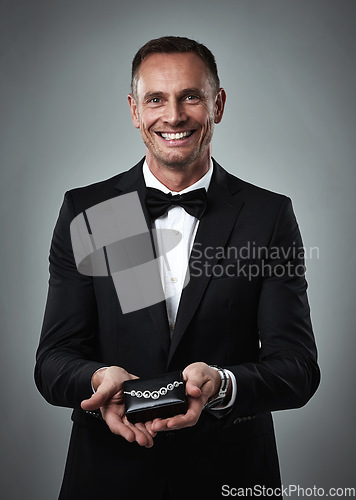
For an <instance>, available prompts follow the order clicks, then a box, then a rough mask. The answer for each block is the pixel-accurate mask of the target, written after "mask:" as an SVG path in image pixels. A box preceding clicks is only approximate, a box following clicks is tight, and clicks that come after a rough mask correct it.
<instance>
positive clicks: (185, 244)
mask: <svg viewBox="0 0 356 500" xmlns="http://www.w3.org/2000/svg"><path fill="white" fill-rule="evenodd" d="M212 175H213V163H212V162H211V166H210V168H209V170H208V172H207V173H206V174H205V175H204V176H203V177H202V178H201V179H199V180H198V181H197V182H195V183H194V184H192V185H191V186H189V187H187V188H185V189H183V190H182V191H179V194H184V193H188V192H189V191H193V190H194V189H200V188H205V190H206V191H207V190H208V188H209V185H210V181H211V177H212ZM143 176H144V179H145V183H146V187H151V188H155V189H159V190H160V191H163V192H164V193H166V194H167V193H172V194H178V192H175V191H171V190H169V189H168V188H167V187H166V186H165V185H164V184H162V183H161V182H160V181H159V180H158V179H157V178H156V177H155V176H154V175H153V174H152V172H151V171H150V169H149V167H148V165H147V162H146V161H145V163H144V165H143ZM198 226H199V220H198V219H196V218H195V217H194V216H192V215H190V214H188V213H187V212H186V211H185V210H184V208H182V207H180V206H174V207H172V208H170V209H169V210H168V212H167V213H166V214H165V215H162V216H161V217H158V218H157V219H156V220H155V221H153V222H152V228H153V229H156V230H157V246H158V248H157V249H156V250H157V255H160V256H161V257H160V258H159V269H160V274H161V280H162V287H163V290H164V293H165V297H166V307H167V316H168V321H169V328H170V331H171V336H172V335H173V334H174V326H175V322H176V317H177V311H178V306H179V302H180V297H181V294H182V290H183V288H184V284H185V277H186V273H187V269H188V262H189V257H190V253H191V250H192V246H193V243H194V239H195V235H196V232H197V229H198ZM161 229H171V230H174V231H178V232H179V233H180V234H181V235H182V239H181V241H180V242H179V244H178V245H177V246H176V247H175V248H173V249H172V250H170V251H168V252H166V251H165V242H164V239H163V238H162V237H161V235H162V233H161V232H160V230H161ZM227 372H228V374H229V376H230V378H231V381H232V396H231V399H230V401H229V403H228V404H227V405H226V406H224V407H222V406H221V407H219V408H216V409H215V408H214V410H220V409H226V408H229V407H230V406H232V405H233V403H234V401H235V399H236V392H237V384H236V379H235V376H234V374H233V373H232V372H230V371H229V370H227Z"/></svg>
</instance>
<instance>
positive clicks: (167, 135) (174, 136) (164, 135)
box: [156, 130, 194, 141]
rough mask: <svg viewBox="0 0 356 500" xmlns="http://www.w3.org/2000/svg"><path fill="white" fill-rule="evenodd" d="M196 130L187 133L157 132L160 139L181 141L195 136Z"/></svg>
mask: <svg viewBox="0 0 356 500" xmlns="http://www.w3.org/2000/svg"><path fill="white" fill-rule="evenodd" d="M193 132H194V130H189V131H187V132H177V133H174V132H156V133H157V134H158V135H159V136H160V137H162V138H163V139H165V140H166V141H178V140H181V139H186V138H187V137H190V136H191V135H192V134H193Z"/></svg>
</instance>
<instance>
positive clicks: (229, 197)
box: [168, 161, 243, 363]
mask: <svg viewBox="0 0 356 500" xmlns="http://www.w3.org/2000/svg"><path fill="white" fill-rule="evenodd" d="M239 190H240V184H239V181H238V179H236V178H235V177H233V176H231V175H230V174H228V173H227V172H225V170H223V169H222V167H220V166H219V165H218V164H217V163H216V162H215V161H214V175H213V177H212V180H211V184H210V187H209V190H208V193H207V195H208V210H207V211H206V213H205V215H204V217H203V218H202V220H201V221H200V224H199V228H198V231H197V235H196V238H195V242H194V246H193V249H192V253H191V257H190V261H189V270H190V281H189V283H188V285H187V286H186V287H185V288H184V289H183V292H182V296H181V300H180V304H179V309H178V314H177V320H176V325H175V329H174V333H173V337H172V342H171V346H170V350H169V358H168V363H170V361H171V359H172V357H173V355H174V352H175V351H176V349H177V347H178V344H179V342H180V341H181V339H182V337H183V335H184V333H185V331H186V329H187V327H188V325H189V323H190V321H191V320H192V317H193V315H194V313H195V311H196V310H197V308H198V306H199V304H200V301H201V299H202V297H203V294H204V291H205V289H206V287H207V286H208V283H209V280H210V273H211V270H212V268H213V266H214V265H215V264H216V263H217V261H218V256H217V252H214V251H209V252H206V251H205V250H206V249H207V248H209V249H210V250H212V249H214V248H221V247H224V246H225V245H226V243H227V241H228V238H229V236H230V234H231V231H232V229H233V227H234V224H235V221H236V219H237V217H238V215H239V213H240V211H241V209H242V207H243V201H242V200H241V199H240V198H239V197H238V196H237V195H236V193H237V192H238V191H239ZM197 270H198V271H199V272H197ZM205 270H208V272H206V271H205Z"/></svg>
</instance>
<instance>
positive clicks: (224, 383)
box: [205, 365, 231, 409]
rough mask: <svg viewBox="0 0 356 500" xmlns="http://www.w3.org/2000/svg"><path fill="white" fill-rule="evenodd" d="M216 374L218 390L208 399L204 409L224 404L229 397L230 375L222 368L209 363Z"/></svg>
mask: <svg viewBox="0 0 356 500" xmlns="http://www.w3.org/2000/svg"><path fill="white" fill-rule="evenodd" d="M210 368H212V369H213V370H214V371H215V372H216V373H217V376H218V381H219V382H218V390H217V391H216V392H215V394H214V395H213V396H212V397H211V398H210V399H209V400H208V402H207V403H206V405H205V408H206V409H212V408H215V407H220V406H221V405H224V406H225V405H226V402H227V401H228V400H229V399H230V397H231V379H230V376H229V374H228V372H227V370H225V369H224V368H220V367H218V366H215V365H210Z"/></svg>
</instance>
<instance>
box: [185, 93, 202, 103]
mask: <svg viewBox="0 0 356 500" xmlns="http://www.w3.org/2000/svg"><path fill="white" fill-rule="evenodd" d="M185 99H186V101H190V102H192V101H199V97H198V96H197V95H193V94H191V95H187V97H186V98H185Z"/></svg>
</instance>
